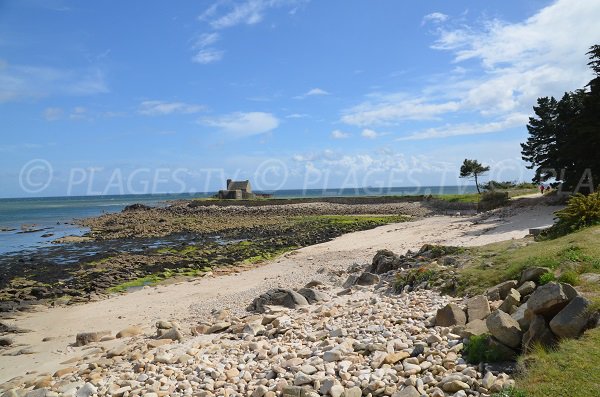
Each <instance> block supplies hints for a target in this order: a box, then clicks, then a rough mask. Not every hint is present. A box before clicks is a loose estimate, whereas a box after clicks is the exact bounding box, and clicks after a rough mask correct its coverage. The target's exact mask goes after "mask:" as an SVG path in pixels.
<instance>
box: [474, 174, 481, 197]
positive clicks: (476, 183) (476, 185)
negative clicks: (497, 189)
mask: <svg viewBox="0 0 600 397" xmlns="http://www.w3.org/2000/svg"><path fill="white" fill-rule="evenodd" d="M473 175H475V187H476V188H477V194H481V191H480V190H479V182H477V173H476V172H474V173H473Z"/></svg>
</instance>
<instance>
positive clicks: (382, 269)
mask: <svg viewBox="0 0 600 397" xmlns="http://www.w3.org/2000/svg"><path fill="white" fill-rule="evenodd" d="M398 266H399V257H398V255H396V254H394V253H393V252H392V251H390V250H379V251H377V253H376V254H375V256H374V257H373V262H372V263H371V268H370V270H369V271H370V272H371V273H376V274H382V273H387V272H389V271H390V270H394V269H397V268H398Z"/></svg>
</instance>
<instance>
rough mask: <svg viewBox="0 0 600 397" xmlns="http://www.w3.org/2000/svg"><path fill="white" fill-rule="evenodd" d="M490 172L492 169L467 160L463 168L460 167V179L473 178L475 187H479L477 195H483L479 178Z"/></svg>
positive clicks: (475, 161)
mask: <svg viewBox="0 0 600 397" xmlns="http://www.w3.org/2000/svg"><path fill="white" fill-rule="evenodd" d="M489 170H490V167H488V166H484V165H482V164H481V163H479V161H477V160H469V159H465V161H463V164H462V166H461V167H460V177H461V178H473V179H474V180H475V187H477V193H479V194H481V191H480V190H479V182H478V180H477V178H478V177H480V176H481V175H483V174H485V173H486V172H488V171H489Z"/></svg>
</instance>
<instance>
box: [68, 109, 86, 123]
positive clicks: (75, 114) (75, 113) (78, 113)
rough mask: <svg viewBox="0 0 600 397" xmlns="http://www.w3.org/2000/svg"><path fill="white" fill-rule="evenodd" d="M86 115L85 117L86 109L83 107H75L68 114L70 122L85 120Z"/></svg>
mask: <svg viewBox="0 0 600 397" xmlns="http://www.w3.org/2000/svg"><path fill="white" fill-rule="evenodd" d="M86 115H87V109H86V108H84V107H83V106H76V107H74V108H73V110H72V111H71V114H69V118H70V119H71V120H83V119H85V118H86Z"/></svg>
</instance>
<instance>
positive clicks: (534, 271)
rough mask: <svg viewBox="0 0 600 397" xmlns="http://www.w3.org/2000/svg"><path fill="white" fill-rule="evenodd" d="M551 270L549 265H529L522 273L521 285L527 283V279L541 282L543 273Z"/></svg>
mask: <svg viewBox="0 0 600 397" xmlns="http://www.w3.org/2000/svg"><path fill="white" fill-rule="evenodd" d="M550 272H551V270H550V269H549V268H547V267H539V266H534V267H528V268H527V269H525V270H523V272H522V273H521V279H520V280H519V285H522V284H523V283H526V282H527V281H532V282H534V283H535V284H538V283H539V282H540V277H542V275H544V274H546V273H550Z"/></svg>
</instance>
